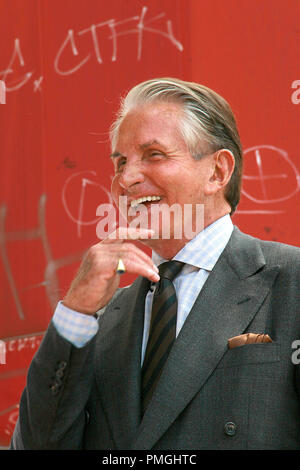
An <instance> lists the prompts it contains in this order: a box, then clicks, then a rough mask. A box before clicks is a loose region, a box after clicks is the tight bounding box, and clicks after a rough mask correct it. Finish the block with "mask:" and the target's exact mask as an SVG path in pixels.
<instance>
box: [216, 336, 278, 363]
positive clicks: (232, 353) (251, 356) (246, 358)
mask: <svg viewBox="0 0 300 470" xmlns="http://www.w3.org/2000/svg"><path fill="white" fill-rule="evenodd" d="M278 361H280V345H279V343H277V342H272V343H259V344H258V343H253V344H246V345H244V346H238V347H236V348H233V349H228V351H227V352H226V353H225V355H224V356H223V358H222V360H221V361H220V363H219V365H218V368H219V369H222V368H226V367H239V366H243V365H248V366H250V365H251V364H254V365H259V364H266V363H272V362H278Z"/></svg>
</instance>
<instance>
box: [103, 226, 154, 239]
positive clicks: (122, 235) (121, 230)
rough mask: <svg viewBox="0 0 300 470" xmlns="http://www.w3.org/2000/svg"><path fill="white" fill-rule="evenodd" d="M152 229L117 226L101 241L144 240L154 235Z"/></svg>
mask: <svg viewBox="0 0 300 470" xmlns="http://www.w3.org/2000/svg"><path fill="white" fill-rule="evenodd" d="M154 233H155V232H154V230H151V229H146V228H133V227H118V228H117V229H116V230H115V231H114V232H112V233H111V234H110V235H108V237H107V238H105V239H104V240H103V241H102V242H101V243H111V242H114V241H120V240H146V239H148V238H151V237H152V236H153V235H154Z"/></svg>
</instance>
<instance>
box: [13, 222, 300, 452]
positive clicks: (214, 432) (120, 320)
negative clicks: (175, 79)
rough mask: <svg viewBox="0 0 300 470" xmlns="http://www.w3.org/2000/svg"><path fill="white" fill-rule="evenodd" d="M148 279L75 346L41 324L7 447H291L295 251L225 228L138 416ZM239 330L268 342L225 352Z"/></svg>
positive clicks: (296, 406) (299, 313)
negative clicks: (225, 239)
mask: <svg viewBox="0 0 300 470" xmlns="http://www.w3.org/2000/svg"><path fill="white" fill-rule="evenodd" d="M147 289H148V281H146V280H145V279H143V278H138V279H137V280H136V281H135V282H134V283H133V285H132V286H131V287H129V288H125V289H120V290H119V291H118V293H117V294H116V296H115V298H114V299H113V300H112V301H111V302H110V304H109V305H108V306H107V307H106V309H105V312H104V314H103V316H102V318H101V322H100V328H99V332H98V334H97V335H96V337H95V338H94V339H93V340H91V341H90V342H89V344H88V345H86V346H85V347H84V348H82V349H77V348H75V347H73V346H72V345H71V344H70V343H69V342H67V341H66V340H64V339H63V338H62V337H60V336H59V335H58V334H57V333H56V330H55V328H54V326H53V325H52V323H50V325H49V328H48V330H47V332H46V334H45V336H44V339H43V341H42V344H41V346H40V348H39V351H38V352H37V354H36V355H35V357H34V359H33V361H32V363H31V366H30V369H29V373H28V379H27V386H26V388H25V390H24V392H23V394H22V398H21V402H20V413H19V420H18V423H17V425H16V428H15V432H14V436H13V439H12V443H11V448H12V449H21V448H25V449H123V450H124V449H169V450H170V449H172V450H174V449H299V448H300V401H299V398H300V397H299V391H300V377H299V365H296V364H293V362H292V360H291V358H292V353H293V352H294V350H293V349H292V343H293V341H294V340H296V339H300V250H299V249H298V248H295V247H291V246H287V245H283V244H280V243H275V242H264V241H260V240H258V239H255V238H252V237H250V236H248V235H245V234H243V233H241V232H240V231H239V230H238V229H237V228H235V229H234V231H233V234H232V236H231V239H230V241H229V243H228V245H227V247H226V248H225V250H224V252H223V253H222V255H221V257H220V258H219V260H218V262H217V264H216V266H215V268H214V269H213V271H212V273H211V274H210V276H209V278H208V280H207V282H206V284H205V286H204V288H203V289H202V291H201V293H200V295H199V297H198V298H197V300H196V302H195V304H194V306H193V308H192V310H191V312H190V314H189V316H188V318H187V320H186V322H185V324H184V326H183V328H182V330H181V332H180V334H179V336H178V338H177V340H176V342H175V344H174V347H173V349H172V351H171V353H170V356H169V358H168V361H167V363H166V366H165V368H164V371H163V374H162V376H161V380H160V382H159V384H158V386H157V388H156V390H155V394H154V396H153V400H152V402H151V403H150V405H149V407H148V409H147V411H146V413H145V415H144V417H143V419H141V414H140V360H141V344H142V332H143V317H144V315H143V314H144V299H145V295H146V292H147ZM245 332H253V333H267V334H269V336H270V337H271V339H272V343H264V344H251V345H246V346H241V347H238V348H235V349H228V339H229V338H231V337H233V336H236V335H240V334H242V333H245Z"/></svg>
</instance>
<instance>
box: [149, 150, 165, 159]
mask: <svg viewBox="0 0 300 470" xmlns="http://www.w3.org/2000/svg"><path fill="white" fill-rule="evenodd" d="M149 156H150V157H162V156H163V154H162V152H160V151H159V150H153V151H152V152H150V153H149Z"/></svg>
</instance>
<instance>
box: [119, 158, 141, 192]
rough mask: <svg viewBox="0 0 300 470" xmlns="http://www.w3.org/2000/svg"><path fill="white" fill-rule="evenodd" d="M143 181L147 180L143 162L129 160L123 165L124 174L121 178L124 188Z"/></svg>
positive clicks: (120, 181)
mask: <svg viewBox="0 0 300 470" xmlns="http://www.w3.org/2000/svg"><path fill="white" fill-rule="evenodd" d="M143 181H145V176H144V173H143V170H142V165H141V162H130V163H129V162H127V163H126V164H125V165H124V167H123V170H122V174H121V177H120V179H119V183H120V185H121V186H122V187H123V188H124V189H129V188H130V187H131V186H134V185H135V184H138V183H142V182H143Z"/></svg>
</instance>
